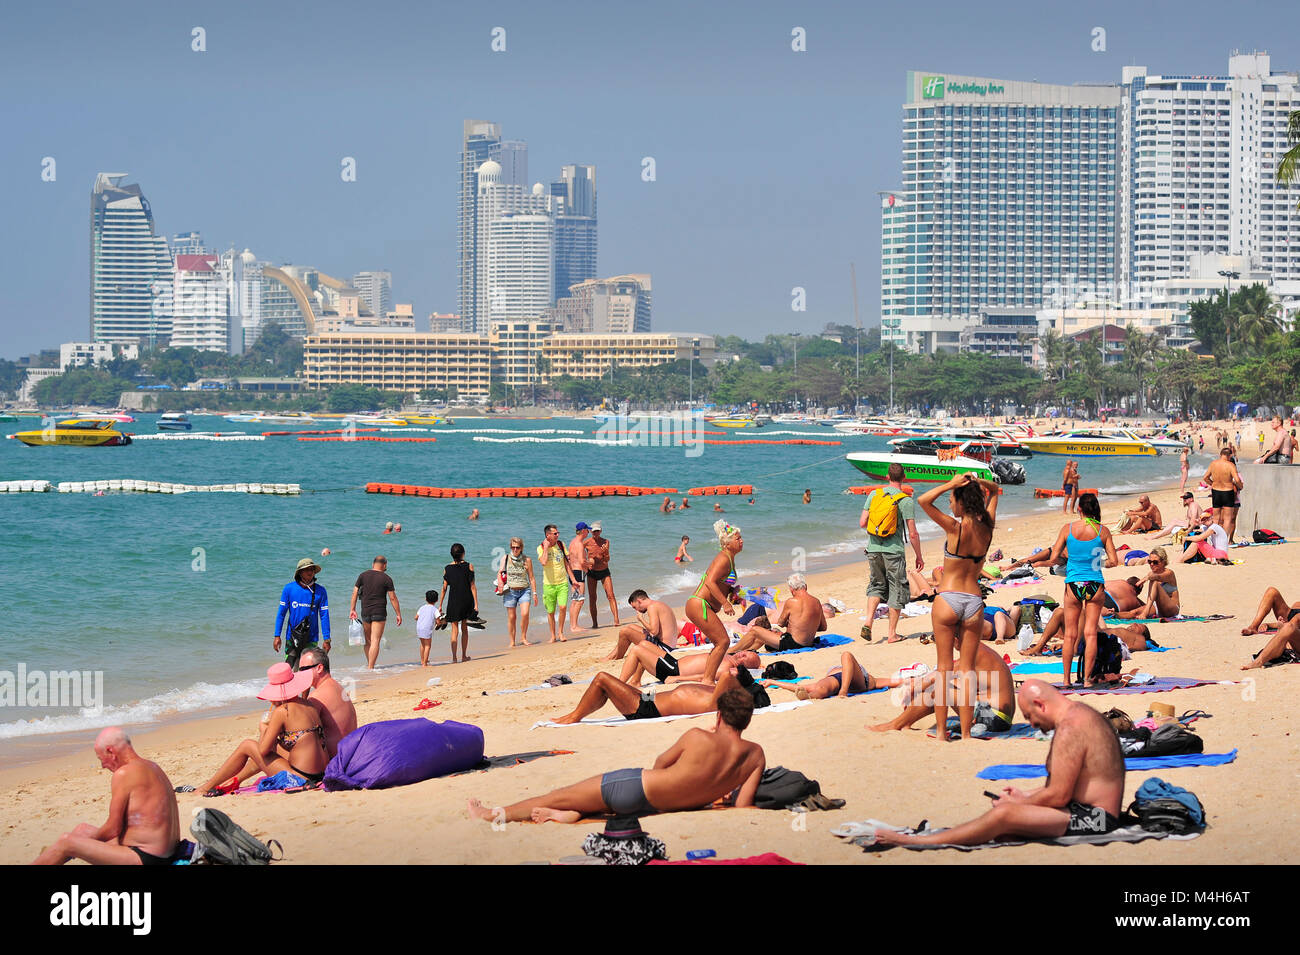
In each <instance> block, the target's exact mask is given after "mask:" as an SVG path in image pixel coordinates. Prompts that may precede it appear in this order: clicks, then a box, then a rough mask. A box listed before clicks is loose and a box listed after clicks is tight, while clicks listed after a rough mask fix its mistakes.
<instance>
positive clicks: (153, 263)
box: [90, 172, 172, 346]
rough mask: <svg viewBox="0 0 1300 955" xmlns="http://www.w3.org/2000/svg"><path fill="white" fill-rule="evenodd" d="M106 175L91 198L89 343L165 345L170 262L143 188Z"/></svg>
mask: <svg viewBox="0 0 1300 955" xmlns="http://www.w3.org/2000/svg"><path fill="white" fill-rule="evenodd" d="M126 177H127V173H124V172H102V173H100V174H99V175H98V176H96V177H95V187H94V189H93V191H92V192H91V196H90V338H91V341H97V342H98V341H105V342H123V343H128V342H138V343H140V344H143V345H147V346H155V345H165V344H166V343H167V340H168V338H169V337H170V336H171V297H172V259H171V255H170V254H169V252H168V250H167V238H166V237H165V236H163V235H160V234H159V233H158V231H157V230H156V229H155V227H154V221H153V210H152V209H150V207H149V202H148V200H147V199H145V197H144V194H143V193H142V192H141V191H140V187H139V186H138V185H136V184H134V183H132V184H130V185H123V184H122V180H123V179H125V178H126Z"/></svg>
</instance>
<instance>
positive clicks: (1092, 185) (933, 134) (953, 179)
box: [881, 53, 1300, 352]
mask: <svg viewBox="0 0 1300 955" xmlns="http://www.w3.org/2000/svg"><path fill="white" fill-rule="evenodd" d="M1120 79H1121V82H1120V83H1119V84H1115V85H1109V86H1089V85H1078V86H1053V85H1048V84H1043V83H1022V82H1015V81H1010V80H990V79H983V78H977V77H966V76H954V75H952V74H944V73H938V72H933V73H921V72H909V73H908V74H907V92H906V95H905V100H906V101H905V103H904V106H903V110H904V119H903V179H902V188H900V189H897V190H893V191H887V192H882V193H881V200H882V202H881V226H882V243H881V324H882V330H881V337H882V340H884V341H893V342H894V343H895V344H897V345H899V346H902V347H907V348H909V349H911V350H914V351H923V352H932V351H936V350H941V349H955V348H957V347H959V339H960V332H961V329H962V328H963V327H964V326H966V325H973V324H976V323H977V321H978V312H979V310H980V309H981V308H985V307H989V308H1004V307H1020V306H1038V307H1040V308H1041V307H1048V306H1052V305H1057V306H1066V307H1068V306H1070V305H1073V304H1074V303H1075V301H1076V300H1079V299H1083V298H1087V297H1088V296H1089V294H1090V290H1091V294H1092V295H1094V296H1095V297H1100V298H1102V299H1106V300H1109V301H1113V302H1115V303H1116V304H1134V303H1150V302H1151V301H1152V300H1153V298H1159V294H1158V293H1157V290H1156V289H1153V283H1166V284H1167V283H1169V282H1171V281H1176V280H1178V279H1183V278H1187V277H1189V276H1190V275H1191V272H1192V271H1193V270H1195V269H1196V268H1197V267H1198V263H1201V262H1205V261H1211V260H1212V258H1211V257H1214V256H1236V257H1240V259H1241V260H1242V261H1245V262H1247V263H1249V264H1250V266H1251V267H1252V268H1253V269H1261V270H1263V271H1265V272H1268V273H1270V274H1271V276H1272V278H1273V279H1274V280H1275V281H1279V280H1280V281H1293V280H1300V243H1297V246H1296V247H1292V246H1291V245H1290V243H1289V241H1288V240H1289V237H1290V234H1291V231H1292V229H1293V227H1294V226H1297V225H1300V214H1297V210H1296V196H1295V194H1294V192H1293V191H1291V190H1289V189H1287V188H1286V187H1283V186H1280V185H1278V184H1277V183H1276V181H1275V172H1276V169H1277V164H1278V161H1279V160H1280V159H1281V157H1282V154H1283V153H1284V152H1285V151H1286V149H1287V141H1286V130H1287V122H1288V117H1289V115H1290V112H1291V110H1293V109H1300V91H1298V87H1300V83H1298V82H1297V76H1296V73H1294V72H1289V73H1277V72H1274V71H1273V70H1272V67H1271V63H1270V58H1269V56H1268V55H1267V54H1265V53H1247V54H1239V53H1233V54H1232V55H1231V56H1230V58H1229V61H1228V73H1227V75H1224V76H1192V75H1161V76H1155V75H1148V73H1147V70H1146V68H1145V67H1141V66H1130V67H1125V68H1124V70H1123V73H1122V75H1121V78H1120ZM1101 290H1105V291H1104V292H1103V291H1101ZM1153 293H1156V294H1153Z"/></svg>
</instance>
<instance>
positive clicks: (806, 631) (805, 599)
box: [732, 574, 827, 653]
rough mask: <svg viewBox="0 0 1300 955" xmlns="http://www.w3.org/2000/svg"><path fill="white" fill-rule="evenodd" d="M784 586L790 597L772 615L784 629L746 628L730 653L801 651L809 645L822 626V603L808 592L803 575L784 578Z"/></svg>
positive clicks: (824, 616)
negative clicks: (778, 612)
mask: <svg viewBox="0 0 1300 955" xmlns="http://www.w3.org/2000/svg"><path fill="white" fill-rule="evenodd" d="M786 585H787V586H788V587H789V588H790V597H789V599H788V600H786V602H785V603H783V604H782V605H781V612H780V614H778V615H777V618H776V626H777V627H785V629H786V632H785V633H778V632H777V631H776V630H775V629H773V630H768V629H766V628H764V627H758V626H753V627H750V628H749V632H748V633H747V634H745V636H744V637H742V638H741V640H740V642H739V643H737V644H736V645H735V647H733V648H732V652H733V653H736V652H739V651H741V650H756V649H758V648H759V647H767V648H768V649H769V650H776V651H777V652H778V653H779V652H783V651H785V650H801V649H804V648H806V647H810V646H812V644H813V641H815V640H816V639H817V634H819V633H821V632H823V631H824V630H825V629H826V626H827V624H826V614H825V612H824V611H823V610H822V602H821V601H820V600H818V599H817V598H816V597H814V596H813V595H812V594H810V593H808V581H806V580H805V579H804V576H803V574H791V575H790V576H789V577H787V578H786Z"/></svg>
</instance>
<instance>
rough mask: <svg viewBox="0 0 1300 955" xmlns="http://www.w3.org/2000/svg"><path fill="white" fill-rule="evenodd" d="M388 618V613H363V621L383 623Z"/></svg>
mask: <svg viewBox="0 0 1300 955" xmlns="http://www.w3.org/2000/svg"><path fill="white" fill-rule="evenodd" d="M387 619H388V614H387V613H363V614H362V615H361V622H362V623H383V622H384V621H385V620H387Z"/></svg>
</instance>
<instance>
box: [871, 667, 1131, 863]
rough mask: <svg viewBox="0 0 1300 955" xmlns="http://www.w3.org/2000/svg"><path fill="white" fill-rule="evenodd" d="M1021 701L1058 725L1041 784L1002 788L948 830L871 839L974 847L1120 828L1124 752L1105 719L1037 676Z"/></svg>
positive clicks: (1035, 715)
mask: <svg viewBox="0 0 1300 955" xmlns="http://www.w3.org/2000/svg"><path fill="white" fill-rule="evenodd" d="M1019 700H1020V709H1021V711H1022V712H1023V713H1024V714H1025V716H1026V718H1027V719H1028V720H1029V722H1030V723H1031V724H1032V725H1033V726H1035V727H1036V728H1038V729H1041V730H1055V731H1056V733H1055V735H1054V737H1053V739H1052V748H1051V750H1050V752H1049V753H1048V754H1047V774H1048V775H1047V784H1046V785H1045V786H1043V787H1042V788H1041V789H1035V790H1030V791H1028V792H1026V791H1024V790H1021V789H1018V788H1016V787H1014V786H1007V787H1004V788H1003V790H1002V795H1001V796H999V797H998V798H997V799H996V800H994V803H993V808H992V809H990V810H989V811H988V812H986V813H985V814H984V815H982V816H980V817H979V818H978V819H974V820H972V821H971V822H967V823H964V824H962V825H960V826H956V827H955V828H952V829H945V830H943V831H941V832H935V833H930V834H928V835H923V836H918V835H905V834H903V833H897V832H892V831H889V830H887V829H880V830H877V831H876V832H875V839H876V841H877V842H883V843H890V844H896V845H944V844H949V843H951V844H955V845H963V846H977V845H981V844H983V843H985V842H991V841H993V840H995V839H1006V838H1015V837H1018V838H1029V839H1038V838H1054V837H1057V836H1066V835H1096V834H1099V833H1106V832H1111V831H1112V830H1114V829H1117V828H1119V814H1120V809H1121V802H1122V801H1123V798H1124V756H1123V754H1122V753H1121V752H1120V748H1119V738H1118V737H1117V736H1116V735H1115V731H1114V730H1112V729H1111V728H1110V724H1109V723H1107V722H1106V720H1104V719H1102V716H1101V714H1100V713H1098V712H1097V711H1096V710H1094V709H1093V708H1092V707H1090V706H1088V705H1087V704H1086V703H1079V702H1072V701H1071V700H1070V699H1069V697H1066V696H1063V695H1062V694H1061V692H1060V691H1059V690H1057V689H1056V688H1055V687H1053V686H1050V685H1049V684H1047V683H1044V682H1043V681H1042V680H1026V681H1025V684H1024V686H1022V687H1021V688H1020V694H1019Z"/></svg>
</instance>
